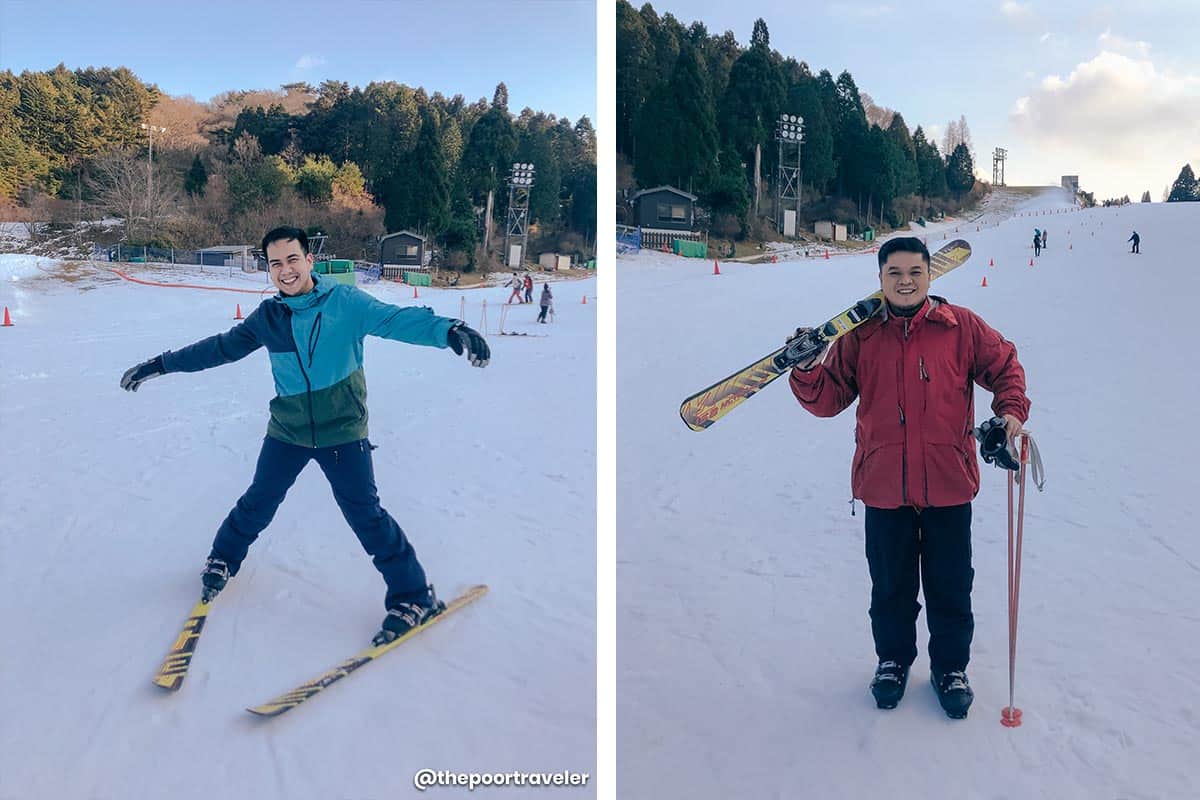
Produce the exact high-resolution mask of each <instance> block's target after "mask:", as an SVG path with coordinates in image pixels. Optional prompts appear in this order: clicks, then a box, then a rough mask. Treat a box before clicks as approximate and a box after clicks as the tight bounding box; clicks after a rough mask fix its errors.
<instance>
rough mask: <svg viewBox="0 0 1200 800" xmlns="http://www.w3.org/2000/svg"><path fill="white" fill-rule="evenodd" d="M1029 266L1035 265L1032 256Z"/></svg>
mask: <svg viewBox="0 0 1200 800" xmlns="http://www.w3.org/2000/svg"><path fill="white" fill-rule="evenodd" d="M1029 266H1031V267H1032V266H1033V259H1032V258H1031V259H1029Z"/></svg>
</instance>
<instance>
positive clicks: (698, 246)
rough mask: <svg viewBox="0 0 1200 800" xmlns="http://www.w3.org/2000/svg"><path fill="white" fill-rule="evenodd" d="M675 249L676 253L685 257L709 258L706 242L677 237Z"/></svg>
mask: <svg viewBox="0 0 1200 800" xmlns="http://www.w3.org/2000/svg"><path fill="white" fill-rule="evenodd" d="M673 249H674V250H675V255H677V256H683V257H684V258H708V245H707V244H706V243H705V242H690V241H688V240H686V239H676V240H675V244H674V247H673Z"/></svg>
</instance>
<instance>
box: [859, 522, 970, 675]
mask: <svg viewBox="0 0 1200 800" xmlns="http://www.w3.org/2000/svg"><path fill="white" fill-rule="evenodd" d="M866 529H867V535H866V540H867V564H868V566H869V567H870V570H871V610H870V615H871V633H872V635H873V636H874V637H875V654H876V655H877V656H878V657H879V660H880V661H896V662H898V663H900V664H905V665H911V664H912V663H913V661H914V660H915V659H916V657H917V614H918V613H919V612H920V611H921V604H920V603H918V602H917V591H918V589H920V588H922V585H923V588H924V591H925V606H926V609H925V620H926V623H927V624H928V626H929V663H930V667H931V668H932V669H933V670H934V671H935V672H951V671H954V670H965V669H966V668H967V662H968V661H969V660H970V655H971V639H972V637H973V636H974V634H975V617H974V616H973V615H972V614H971V585H972V583H973V582H974V579H975V570H974V569H972V568H971V504H970V503H963V504H962V505H959V506H946V507H943V508H925V509H922V510H921V511H919V512H918V511H917V510H916V509H915V508H913V507H912V506H902V507H900V508H872V507H871V506H867V515H866Z"/></svg>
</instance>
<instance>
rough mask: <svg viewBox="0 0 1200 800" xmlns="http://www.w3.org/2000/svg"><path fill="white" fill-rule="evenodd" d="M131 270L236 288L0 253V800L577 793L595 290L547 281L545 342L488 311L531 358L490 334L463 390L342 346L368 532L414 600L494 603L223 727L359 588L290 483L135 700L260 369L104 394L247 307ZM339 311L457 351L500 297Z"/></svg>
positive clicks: (590, 691) (232, 465)
mask: <svg viewBox="0 0 1200 800" xmlns="http://www.w3.org/2000/svg"><path fill="white" fill-rule="evenodd" d="M31 264H32V267H31ZM131 268H132V269H134V270H137V272H135V275H136V276H137V277H141V278H145V279H149V280H158V281H168V282H176V283H193V284H196V283H199V284H204V285H212V286H228V287H232V288H240V289H247V288H249V289H250V292H249V293H231V292H223V291H202V290H194V289H182V288H158V287H152V286H144V285H138V284H135V283H130V282H127V281H124V280H121V279H119V278H117V277H115V276H114V275H113V274H112V273H110V272H107V271H106V270H102V269H99V270H98V269H94V268H92V267H89V266H88V265H86V264H83V265H79V264H74V265H72V264H66V263H61V262H51V261H48V260H47V259H32V260H31V259H29V258H28V257H19V256H0V306H7V307H8V308H9V310H10V313H11V316H12V319H13V322H14V326H13V327H10V328H0V595H2V597H3V599H2V601H0V608H2V624H0V797H2V798H4V799H5V800H8V798H105V799H107V798H114V799H115V798H122V799H123V800H125V799H128V800H132V799H133V798H147V800H149V799H151V798H154V799H155V800H157V798H162V797H174V798H180V800H183V799H184V798H211V797H220V798H230V800H233V798H252V797H253V798H280V800H282V799H283V798H288V799H289V800H291V799H293V798H314V800H315V799H316V798H321V799H322V800H325V799H326V798H346V800H360V799H361V800H365V799H366V798H392V797H408V796H410V795H412V794H415V790H414V789H413V788H412V786H413V777H414V774H415V773H416V772H417V771H418V770H420V769H423V768H429V769H434V770H449V771H455V772H485V771H486V772H514V771H541V772H554V771H562V770H570V771H574V772H586V773H592V772H594V764H595V663H596V660H595V621H594V620H595V608H596V600H595V574H596V565H595V551H596V547H595V464H594V462H595V405H596V404H595V397H596V390H595V349H596V348H595V313H594V312H595V305H594V297H595V281H594V280H586V281H565V282H561V283H557V284H555V285H554V287H553V290H554V292H555V295H556V298H555V300H556V302H555V305H556V312H557V314H556V321H555V322H554V324H552V325H536V324H535V323H534V319H535V317H536V315H537V312H538V309H537V306H536V304H535V305H533V306H529V305H526V306H514V307H513V308H511V309H510V311H509V315H508V319H507V321H506V330H509V331H517V332H529V333H537V334H542V336H540V337H538V338H534V337H501V336H491V337H489V341H490V344H491V346H492V352H493V356H492V363H491V365H490V366H489V367H488V368H487V369H485V370H478V369H472V368H471V367H470V366H469V365H468V364H467V363H466V361H465V359H463V358H461V357H458V358H456V357H454V356H453V354H452V353H451V352H450V351H449V350H437V349H433V348H419V347H412V346H408V345H404V344H400V343H397V342H390V341H384V340H379V339H368V340H367V343H366V355H365V362H366V374H367V381H368V385H369V387H370V409H371V421H370V428H371V440H372V442H374V443H375V444H377V445H378V447H379V449H378V450H377V451H376V452H375V472H376V480H377V483H378V485H379V490H380V496H381V498H382V500H383V504H384V507H385V508H387V509H388V510H389V511H390V512H391V513H392V515H393V516H395V517H396V519H397V520H398V521H399V523H400V524H401V526H402V527H403V528H404V529H405V531H406V532H407V533H408V534H409V536H410V537H411V539H412V541H413V543H414V545H415V547H416V549H417V552H418V553H419V555H420V557H421V560H422V562H423V563H424V565H425V567H426V570H427V572H428V574H429V576H430V579H431V580H432V581H433V583H434V584H435V586H437V588H438V590H439V594H441V595H442V596H443V597H445V598H449V597H451V596H453V595H454V594H455V593H457V591H459V590H461V589H462V588H465V587H466V586H468V585H470V584H473V583H477V582H486V583H488V584H490V586H491V592H490V594H488V595H487V596H486V597H484V598H483V599H482V600H480V601H478V602H477V603H475V604H474V605H472V606H470V607H469V608H467V609H465V610H464V611H462V612H460V613H458V614H456V615H454V616H453V617H452V618H448V619H447V620H446V621H445V622H444V623H442V624H441V625H439V626H438V627H437V628H435V629H433V630H430V631H429V632H427V633H424V634H421V635H420V636H418V637H417V638H415V639H414V640H413V641H411V642H410V643H406V644H405V645H403V646H402V647H401V648H399V649H398V650H396V651H395V652H393V653H391V654H389V655H387V656H386V657H385V658H384V659H382V660H381V661H379V662H378V663H373V664H370V665H368V666H366V667H364V668H363V669H362V670H361V671H359V672H357V673H356V674H354V675H353V676H352V677H351V678H349V679H347V680H345V681H343V682H342V683H340V684H338V685H337V686H335V687H332V688H330V689H329V690H328V692H326V693H323V694H322V695H321V696H319V697H316V698H314V699H312V700H310V701H309V702H308V703H306V704H305V705H304V706H302V707H300V708H298V709H295V710H293V711H291V712H289V713H288V714H286V715H284V716H283V717H280V718H278V719H273V720H265V721H264V720H259V719H257V718H254V717H252V716H251V715H249V714H247V713H246V712H245V711H244V710H243V709H244V708H245V707H246V706H248V705H253V704H255V703H257V702H262V701H265V700H268V699H270V698H271V697H273V696H275V695H276V694H278V693H280V692H282V691H284V690H287V689H289V688H291V687H293V686H294V685H296V684H298V683H300V682H301V681H304V680H307V679H309V678H312V677H314V676H315V675H316V674H318V673H320V672H321V671H322V670H324V669H326V668H328V667H331V666H333V665H334V664H336V663H337V662H339V661H341V660H342V659H344V658H346V657H348V656H349V655H351V654H352V653H354V652H355V651H356V650H358V649H360V648H361V647H362V646H363V645H364V644H365V643H367V642H368V641H369V639H370V637H371V635H372V634H373V633H374V632H375V631H376V630H377V628H378V625H379V622H380V620H381V619H382V618H383V613H384V609H383V594H384V585H383V581H382V579H381V578H380V577H379V575H378V574H377V573H376V572H375V569H374V568H373V567H372V565H371V562H370V559H369V558H368V557H367V555H366V554H365V553H363V552H362V550H361V548H360V546H359V544H358V542H357V540H356V539H355V537H354V534H353V533H352V532H351V531H350V529H349V528H348V526H347V525H346V523H345V521H344V520H343V518H342V516H341V513H340V512H339V510H338V508H337V506H336V504H335V503H334V501H333V498H332V496H331V494H330V491H329V488H328V486H327V484H326V482H325V480H324V477H323V476H322V474H321V472H320V470H319V469H317V467H316V466H315V465H312V464H310V465H309V467H308V468H307V469H306V470H305V472H304V473H303V474H302V475H301V476H300V479H299V481H298V482H297V484H296V486H295V487H294V488H293V489H292V491H291V492H290V493H289V495H288V497H287V499H286V500H285V502H284V504H283V506H282V507H281V508H280V511H279V513H278V515H277V516H276V518H275V520H274V522H273V523H272V524H271V526H270V527H269V528H268V529H267V530H266V531H265V532H264V533H263V535H262V538H261V539H260V540H259V541H258V543H257V544H256V545H255V546H254V547H253V548H252V549H251V552H250V556H249V558H248V559H247V561H246V562H245V565H244V567H243V570H242V573H241V574H240V575H239V576H238V577H237V578H235V579H234V581H232V582H231V584H230V586H229V587H228V588H227V589H226V591H225V592H224V593H223V594H222V595H221V597H220V598H218V600H217V601H216V603H215V604H214V607H213V611H212V614H211V615H210V617H209V620H208V625H207V627H206V628H205V630H204V635H203V638H202V639H201V641H200V643H199V646H198V648H197V651H196V654H195V658H194V660H193V661H192V668H191V672H190V674H189V677H188V678H187V681H186V682H185V684H184V686H183V687H182V689H181V690H180V691H179V692H178V693H177V694H164V693H163V692H161V690H159V689H157V688H155V687H154V686H152V685H151V683H150V678H151V677H152V676H153V674H154V672H155V671H156V670H157V669H158V666H159V663H160V661H161V660H162V657H163V655H164V654H165V652H166V651H167V649H168V647H169V646H170V645H171V643H172V642H173V641H174V639H175V636H176V634H177V633H178V631H179V627H180V625H181V624H182V623H183V621H184V618H185V617H186V615H187V612H188V610H189V608H190V607H191V605H192V603H194V602H195V601H196V600H197V598H198V595H199V589H200V583H199V572H200V568H201V567H202V566H203V561H204V557H205V555H207V552H208V549H209V546H210V544H211V541H212V537H213V534H214V533H215V531H216V528H217V526H218V525H219V524H220V522H221V520H222V519H223V518H224V516H225V514H226V513H227V512H228V511H229V509H230V508H231V507H232V505H233V503H234V502H235V501H236V499H237V498H238V496H239V495H240V494H241V493H242V492H243V491H244V490H245V488H246V486H247V485H248V484H249V481H250V478H251V475H252V474H253V469H254V463H255V458H256V456H257V454H258V450H259V445H260V442H261V439H262V437H263V435H264V433H265V431H266V423H267V402H268V400H270V398H271V396H272V395H273V385H272V380H271V377H270V370H269V366H268V361H267V356H266V353H265V350H260V351H258V352H256V353H253V354H251V355H250V356H249V357H247V358H246V359H244V360H242V361H239V362H237V363H235V364H230V365H226V366H224V367H221V368H218V369H213V370H210V371H207V372H203V373H198V374H180V375H168V376H166V377H163V378H160V379H158V380H155V381H153V382H150V383H148V384H146V385H145V386H143V387H142V388H141V390H140V391H138V392H137V393H136V394H130V393H127V392H124V391H122V390H121V389H120V388H118V385H117V383H118V380H119V378H120V376H121V374H122V372H123V371H124V370H125V369H126V368H127V367H129V366H131V365H133V364H135V363H137V362H139V361H141V360H142V359H145V358H148V357H150V356H152V355H154V354H156V353H159V352H162V351H163V350H165V349H168V348H178V347H180V346H182V345H186V344H188V343H190V342H193V341H196V340H198V339H201V338H203V337H205V336H208V335H211V334H213V333H215V332H218V331H222V330H225V329H227V328H228V327H230V326H231V325H233V324H234V322H233V317H234V312H235V304H238V303H240V304H241V308H242V311H243V312H248V311H249V310H250V308H252V307H253V305H254V304H255V303H257V302H259V297H258V295H256V294H255V292H254V290H255V288H256V287H260V288H261V287H262V286H265V283H266V277H265V275H262V274H257V275H242V274H240V273H235V274H234V276H232V277H230V276H229V275H228V274H227V273H225V272H224V271H222V270H212V269H209V270H206V271H204V272H203V273H202V272H200V271H199V268H190V269H191V270H192V271H190V272H189V271H187V269H189V268H181V269H177V270H171V271H167V270H162V269H154V268H150V267H146V268H143V267H141V265H131ZM52 273H53V274H52ZM55 275H58V277H56V276H55ZM365 288H366V289H367V290H368V291H370V292H371V293H373V294H375V295H376V296H378V297H380V298H381V299H383V300H386V301H390V302H395V303H397V304H399V305H410V304H424V305H430V306H432V307H433V308H434V309H435V310H436V311H437V312H438V313H440V314H443V315H446V316H459V314H460V310H461V309H462V305H461V302H462V298H465V317H466V320H467V321H468V323H469V324H471V325H473V326H476V327H478V326H479V324H480V320H481V317H482V300H483V299H485V298H486V299H487V300H488V305H489V308H488V312H487V314H488V329H489V331H490V332H493V333H494V332H495V331H496V328H497V324H498V312H499V305H500V303H501V302H502V301H503V299H504V297H501V294H502V290H501V289H498V288H497V289H487V290H475V291H464V292H459V291H449V290H443V291H437V290H430V289H421V290H420V295H421V296H420V298H419V299H416V300H414V299H412V289H411V288H410V287H405V286H397V285H394V284H390V285H389V284H375V285H373V286H368V287H365ZM540 289H541V287H540V286H539V287H538V291H540ZM585 293H586V294H588V295H590V297H589V304H588V305H582V304H581V299H582V297H583V295H584V294H585ZM594 786H595V784H594V779H593V781H592V782H590V783H589V784H588V788H586V789H582V790H580V789H575V790H574V791H575V792H576V793H577V796H580V797H591V796H594V793H595V791H594ZM478 791H485V790H482V789H481V790H478ZM495 791H499V792H506V793H507V794H506V796H509V797H521V796H524V795H523V793H522V792H523V791H528V790H520V789H496V790H495ZM430 792H431V794H435V793H436V794H438V796H442V795H443V794H444V795H446V796H467V795H468V791H467V790H466V789H452V788H440V787H439V788H437V789H431V790H430ZM539 796H540V795H539Z"/></svg>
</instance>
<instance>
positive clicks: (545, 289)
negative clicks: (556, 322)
mask: <svg viewBox="0 0 1200 800" xmlns="http://www.w3.org/2000/svg"><path fill="white" fill-rule="evenodd" d="M540 302H541V306H542V313H540V314H538V320H537V321H538V322H542V323H544V322H545V321H546V312H548V311H549V310H550V304H551V303H553V302H554V295H552V294H550V284H548V283H544V284H542V296H541V299H540Z"/></svg>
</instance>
